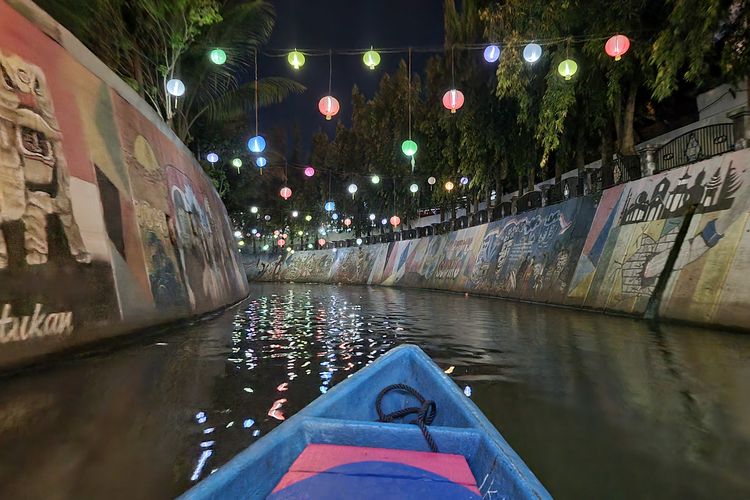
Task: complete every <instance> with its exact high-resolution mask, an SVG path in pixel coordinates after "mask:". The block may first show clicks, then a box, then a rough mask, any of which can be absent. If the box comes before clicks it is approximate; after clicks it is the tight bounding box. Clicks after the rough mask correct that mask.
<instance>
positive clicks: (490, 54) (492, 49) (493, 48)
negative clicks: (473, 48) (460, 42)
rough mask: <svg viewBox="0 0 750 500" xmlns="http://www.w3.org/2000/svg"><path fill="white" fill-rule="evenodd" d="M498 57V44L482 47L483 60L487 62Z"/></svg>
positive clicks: (493, 60)
mask: <svg viewBox="0 0 750 500" xmlns="http://www.w3.org/2000/svg"><path fill="white" fill-rule="evenodd" d="M498 59H500V47H499V46H498V45H488V46H487V48H486V49H484V60H485V61H487V62H488V63H493V62H496V61H497V60H498Z"/></svg>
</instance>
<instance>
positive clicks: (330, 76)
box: [328, 49, 333, 95]
mask: <svg viewBox="0 0 750 500" xmlns="http://www.w3.org/2000/svg"><path fill="white" fill-rule="evenodd" d="M332 82H333V49H331V50H329V51H328V95H331V83H332Z"/></svg>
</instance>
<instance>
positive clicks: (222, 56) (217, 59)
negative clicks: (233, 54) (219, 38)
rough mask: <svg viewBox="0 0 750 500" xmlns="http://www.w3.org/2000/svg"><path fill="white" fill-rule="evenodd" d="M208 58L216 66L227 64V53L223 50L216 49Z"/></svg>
mask: <svg viewBox="0 0 750 500" xmlns="http://www.w3.org/2000/svg"><path fill="white" fill-rule="evenodd" d="M208 57H209V58H210V59H211V62H212V63H214V64H219V65H221V64H224V63H225V62H227V53H226V52H224V51H223V50H221V49H214V50H212V51H211V52H210V53H209V54H208Z"/></svg>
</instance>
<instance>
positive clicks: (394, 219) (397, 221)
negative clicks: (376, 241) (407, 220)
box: [391, 215, 401, 227]
mask: <svg viewBox="0 0 750 500" xmlns="http://www.w3.org/2000/svg"><path fill="white" fill-rule="evenodd" d="M399 224H401V217H399V216H398V215H394V216H393V217H391V226H393V227H396V226H398V225H399Z"/></svg>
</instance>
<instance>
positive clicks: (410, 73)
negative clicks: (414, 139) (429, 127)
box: [409, 47, 411, 140]
mask: <svg viewBox="0 0 750 500" xmlns="http://www.w3.org/2000/svg"><path fill="white" fill-rule="evenodd" d="M409 140H411V47H409Z"/></svg>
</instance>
